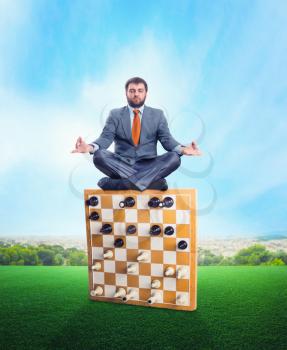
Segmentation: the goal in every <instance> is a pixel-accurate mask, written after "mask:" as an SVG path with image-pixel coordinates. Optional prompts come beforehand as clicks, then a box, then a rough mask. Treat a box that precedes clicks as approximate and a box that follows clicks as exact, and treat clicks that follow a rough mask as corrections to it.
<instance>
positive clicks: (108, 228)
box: [100, 224, 113, 235]
mask: <svg viewBox="0 0 287 350" xmlns="http://www.w3.org/2000/svg"><path fill="white" fill-rule="evenodd" d="M112 231H113V229H112V226H111V225H110V224H104V225H103V226H102V228H101V229H100V232H101V233H103V234H104V235H106V234H109V233H111V232H112Z"/></svg>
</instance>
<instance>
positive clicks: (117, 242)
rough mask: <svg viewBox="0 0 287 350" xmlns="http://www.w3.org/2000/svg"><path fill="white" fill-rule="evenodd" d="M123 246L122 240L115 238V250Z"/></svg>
mask: <svg viewBox="0 0 287 350" xmlns="http://www.w3.org/2000/svg"><path fill="white" fill-rule="evenodd" d="M124 244H125V242H124V240H123V239H122V238H117V239H116V240H115V241H114V246H115V247H116V248H120V247H122V246H123V245H124Z"/></svg>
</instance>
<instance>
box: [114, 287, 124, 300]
mask: <svg viewBox="0 0 287 350" xmlns="http://www.w3.org/2000/svg"><path fill="white" fill-rule="evenodd" d="M126 294H127V292H126V290H125V289H124V288H119V289H118V290H117V291H116V293H115V295H114V297H115V298H123V297H125V296H126Z"/></svg>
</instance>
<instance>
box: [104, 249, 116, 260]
mask: <svg viewBox="0 0 287 350" xmlns="http://www.w3.org/2000/svg"><path fill="white" fill-rule="evenodd" d="M113 256H114V253H113V251H112V250H107V251H106V252H105V253H104V259H112V257H113Z"/></svg>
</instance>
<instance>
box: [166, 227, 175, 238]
mask: <svg viewBox="0 0 287 350" xmlns="http://www.w3.org/2000/svg"><path fill="white" fill-rule="evenodd" d="M164 234H165V235H167V236H171V235H173V234H174V228H173V227H172V226H166V228H165V229H164Z"/></svg>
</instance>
